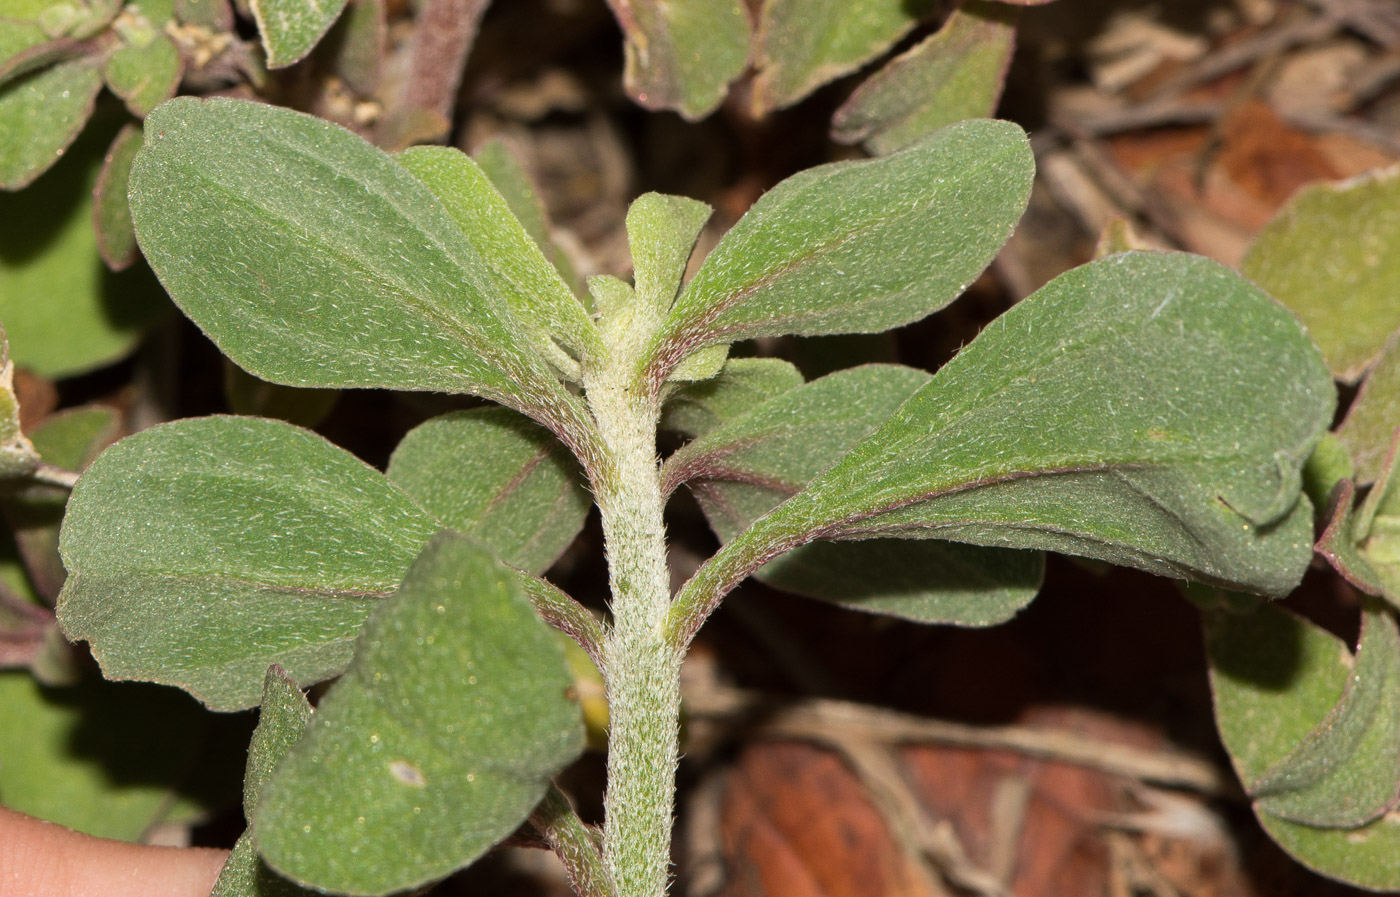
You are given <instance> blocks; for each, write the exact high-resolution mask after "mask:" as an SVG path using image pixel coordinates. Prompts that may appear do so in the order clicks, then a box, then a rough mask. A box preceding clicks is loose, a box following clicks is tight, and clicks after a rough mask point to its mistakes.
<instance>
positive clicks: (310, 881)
mask: <svg viewBox="0 0 1400 897" xmlns="http://www.w3.org/2000/svg"><path fill="white" fill-rule="evenodd" d="M571 684H572V679H571V677H570V675H569V672H568V669H567V667H566V666H565V663H564V656H563V652H562V650H561V647H560V645H559V641H558V639H557V637H556V636H555V634H554V633H553V632H552V631H551V630H550V629H549V628H548V627H546V626H545V625H544V623H542V622H541V621H540V620H539V618H538V617H536V616H535V613H534V611H533V610H532V609H531V606H530V602H529V601H528V600H527V599H526V597H525V595H524V594H523V593H522V592H521V591H520V589H519V586H518V585H517V580H516V579H515V577H514V576H513V575H511V573H510V571H509V570H508V569H507V568H506V567H504V566H502V565H501V564H500V562H499V561H496V560H494V559H493V558H492V557H491V556H490V555H489V554H488V553H487V552H486V551H485V550H484V549H482V548H480V547H479V546H477V545H475V544H474V543H472V542H471V541H470V540H469V539H467V538H465V537H463V536H460V535H456V534H452V533H444V534H442V535H440V536H438V537H436V538H435V539H434V540H433V541H432V542H431V543H430V544H429V545H428V547H427V548H426V549H425V550H424V551H423V555H422V556H421V557H420V558H419V559H418V560H417V561H415V562H414V564H413V567H412V568H411V569H410V570H409V572H408V575H407V577H406V578H405V580H404V584H403V587H402V588H401V589H400V591H399V593H398V594H397V595H396V596H395V597H394V598H393V599H392V600H391V601H389V602H387V603H386V604H385V605H384V606H383V607H382V608H381V609H380V610H379V611H378V612H376V613H375V615H374V616H373V617H372V618H371V620H370V622H369V625H368V626H367V627H366V628H365V633H364V638H363V639H362V640H361V647H360V649H359V651H357V652H356V655H355V660H354V662H353V663H352V664H351V666H350V669H349V670H347V671H346V673H345V675H344V676H343V677H342V678H341V679H340V681H339V682H337V683H336V684H335V685H333V686H332V687H331V689H330V691H329V692H328V693H327V694H326V697H325V699H324V700H323V701H322V702H321V704H320V707H319V708H318V709H317V711H316V714H315V716H314V717H313V718H312V723H311V728H310V731H309V732H308V734H307V735H306V737H305V738H304V739H303V740H302V741H301V742H299V743H298V744H297V745H295V746H294V747H293V748H292V750H291V752H290V753H289V754H288V755H287V757H286V759H285V760H284V761H283V762H282V763H281V764H280V765H279V766H278V767H277V770H276V771H275V772H274V773H273V777H272V780H271V781H270V782H269V783H268V784H267V786H266V787H265V788H264V789H263V792H262V796H261V798H260V800H259V802H258V807H257V815H256V819H255V824H254V831H255V837H256V839H257V843H258V848H259V849H260V850H261V851H262V854H263V857H264V858H265V859H266V860H267V861H268V863H269V864H270V865H271V866H273V867H274V868H275V869H278V870H279V871H281V872H282V873H283V874H286V875H288V876H289V877H291V878H293V879H294V880H297V881H300V882H303V883H305V884H307V885H309V886H312V887H316V888H321V889H326V890H331V891H337V892H340V893H349V894H387V893H389V892H392V891H397V890H401V889H406V888H413V887H417V886H419V885H422V884H425V883H427V882H430V881H433V880H435V879H438V878H441V877H442V876H444V875H447V874H448V873H450V872H452V871H454V870H456V869H459V868H461V867H463V866H465V865H467V864H468V863H470V862H472V861H473V860H474V859H476V858H477V857H478V856H480V855H481V854H483V853H484V852H485V851H486V850H488V849H489V848H490V847H491V846H492V845H494V844H496V843H498V842H499V841H500V840H501V839H503V838H505V837H506V836H507V835H509V834H510V833H511V832H512V831H514V830H515V828H516V827H517V826H518V825H520V823H522V822H524V821H525V819H526V817H527V816H528V815H529V813H530V811H531V810H532V809H533V808H534V806H535V804H536V803H538V802H539V800H540V798H541V797H542V796H543V795H544V793H545V790H546V788H547V787H548V785H549V780H550V777H551V776H553V775H554V774H555V773H556V772H558V771H559V770H560V769H562V768H563V767H564V766H565V765H567V764H568V763H569V762H571V761H572V760H573V759H574V758H575V757H577V756H578V754H579V753H580V752H581V751H582V750H583V743H584V733H583V722H582V719H581V717H580V715H579V707H578V704H577V703H576V702H575V701H574V700H572V699H571V698H570V693H571V692H570V685H571Z"/></svg>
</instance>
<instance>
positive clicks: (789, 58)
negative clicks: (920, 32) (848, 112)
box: [753, 0, 934, 115]
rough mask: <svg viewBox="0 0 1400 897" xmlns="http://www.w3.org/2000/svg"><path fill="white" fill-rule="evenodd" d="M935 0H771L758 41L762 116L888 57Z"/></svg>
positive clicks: (757, 82) (765, 6)
mask: <svg viewBox="0 0 1400 897" xmlns="http://www.w3.org/2000/svg"><path fill="white" fill-rule="evenodd" d="M933 6H934V4H933V3H932V0H766V2H765V3H764V4H763V7H762V12H761V13H760V16H759V22H758V29H757V33H756V34H755V37H754V55H755V60H756V62H755V64H756V66H757V68H758V77H757V78H756V79H755V80H754V99H753V103H754V107H755V110H756V111H757V113H758V114H760V115H762V114H764V113H765V112H767V111H769V110H771V109H781V108H782V107H784V106H790V105H792V104H793V103H795V102H797V101H798V100H800V99H802V98H803V97H805V96H806V95H807V94H809V93H811V92H812V91H813V90H815V89H816V88H818V87H820V86H821V85H823V84H825V83H827V82H828V81H833V80H835V79H836V78H839V77H841V76H842V75H845V74H847V73H849V72H853V71H855V70H856V69H857V68H859V67H860V66H861V65H864V64H865V63H867V62H869V61H870V60H872V59H874V58H875V57H876V56H879V55H880V54H881V53H884V52H885V51H886V50H888V49H889V48H890V47H891V46H893V45H894V43H895V41H897V40H899V39H900V38H901V37H903V36H904V35H905V34H907V33H908V32H909V29H911V28H913V27H914V26H915V25H916V24H918V21H919V19H920V18H922V17H923V16H925V15H927V14H928V13H929V12H930V11H931V10H932V9H933Z"/></svg>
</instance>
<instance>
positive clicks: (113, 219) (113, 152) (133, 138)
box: [92, 125, 141, 271]
mask: <svg viewBox="0 0 1400 897" xmlns="http://www.w3.org/2000/svg"><path fill="white" fill-rule="evenodd" d="M140 149H141V128H140V127H139V126H137V125H126V126H125V127H123V128H122V129H121V130H120V131H118V132H117V136H116V137H114V138H113V139H112V145H111V146H110V147H108V148H107V157H106V158H105V159H104V160H103V161H102V171H101V173H99V174H98V176H97V187H96V188H95V189H94V190H93V209H92V226H93V232H94V233H95V234H96V235H97V251H98V252H99V253H100V254H101V255H102V260H103V261H104V262H106V263H107V267H108V268H110V269H111V270H113V271H122V270H125V269H126V268H129V267H131V263H132V262H134V261H136V259H137V257H138V256H139V255H140V251H139V250H138V249H137V248H136V231H135V230H134V229H133V228H132V226H131V204H130V202H129V201H128V200H127V187H128V186H129V185H130V183H131V163H132V162H133V161H134V160H135V159H136V153H137V152H138V151H140Z"/></svg>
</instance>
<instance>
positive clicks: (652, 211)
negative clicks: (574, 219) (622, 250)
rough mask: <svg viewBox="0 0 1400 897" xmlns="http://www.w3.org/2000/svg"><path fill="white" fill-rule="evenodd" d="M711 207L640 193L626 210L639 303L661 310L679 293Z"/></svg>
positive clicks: (681, 197) (682, 197)
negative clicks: (686, 268) (687, 265)
mask: <svg viewBox="0 0 1400 897" xmlns="http://www.w3.org/2000/svg"><path fill="white" fill-rule="evenodd" d="M713 211H714V210H713V209H711V208H710V207H709V206H707V205H705V204H704V203H703V202H700V201H699V200H694V199H687V198H686V197H684V196H667V195H666V194H664V193H643V194H642V195H641V196H639V197H637V198H636V199H635V200H633V201H632V205H631V206H630V207H628V209H627V244H628V246H629V247H630V248H631V250H632V268H633V278H632V279H633V283H634V284H635V286H636V290H637V296H638V298H640V299H641V301H642V302H645V303H646V304H648V305H650V306H652V307H653V308H655V309H657V310H658V311H665V310H666V309H668V308H670V307H671V303H672V302H674V301H675V299H676V294H677V293H678V292H680V288H681V278H682V277H683V276H684V275H685V266H686V262H688V261H689V260H690V253H691V251H692V250H694V249H695V241H696V240H698V239H699V238H700V230H701V229H702V228H703V227H704V226H705V222H706V221H709V220H710V213H711V212H713Z"/></svg>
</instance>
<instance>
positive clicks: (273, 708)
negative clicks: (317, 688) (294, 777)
mask: <svg viewBox="0 0 1400 897" xmlns="http://www.w3.org/2000/svg"><path fill="white" fill-rule="evenodd" d="M258 708H259V709H258V727H257V728H256V729H254V730H253V739H252V741H251V742H249V744H248V771H247V774H246V775H245V776H244V778H243V815H244V817H245V818H246V819H247V820H248V821H249V822H252V821H253V812H254V809H255V808H256V807H257V805H258V795H260V794H261V793H262V788H263V785H265V784H267V780H268V778H269V777H271V775H272V771H273V770H274V769H276V768H277V764H278V763H281V762H282V758H283V757H285V756H287V752H288V751H290V750H291V749H292V745H294V744H296V743H297V742H298V741H301V739H302V736H303V735H305V734H306V725H307V723H309V722H310V721H311V702H310V701H308V700H306V695H304V694H302V691H301V688H300V687H299V686H298V685H297V683H296V680H294V679H293V678H292V677H291V676H289V675H287V671H286V670H284V669H282V668H281V667H280V666H278V665H277V664H275V663H274V664H272V665H271V666H269V667H268V668H267V678H266V679H264V680H263V694H262V703H261V704H259V705H258Z"/></svg>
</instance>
